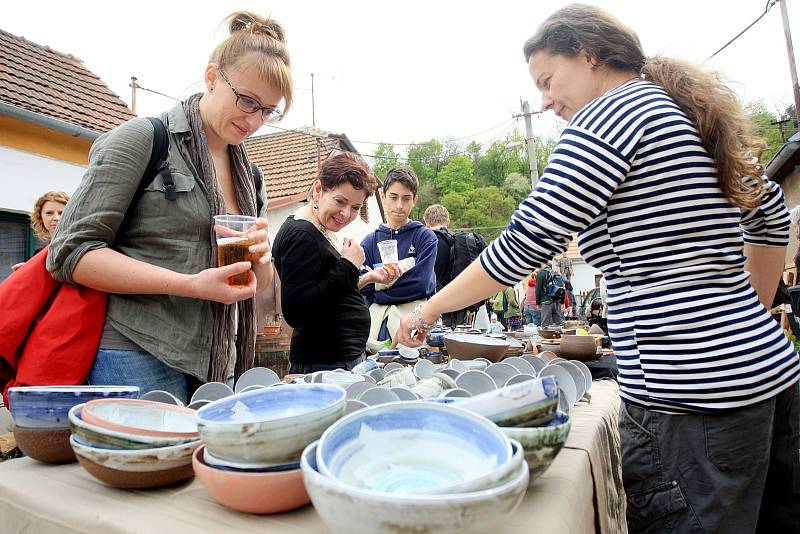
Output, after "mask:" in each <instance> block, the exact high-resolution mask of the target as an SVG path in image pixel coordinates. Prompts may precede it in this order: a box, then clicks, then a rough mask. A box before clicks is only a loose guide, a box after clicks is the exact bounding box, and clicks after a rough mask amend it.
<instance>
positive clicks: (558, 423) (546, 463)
mask: <svg viewBox="0 0 800 534" xmlns="http://www.w3.org/2000/svg"><path fill="white" fill-rule="evenodd" d="M571 425H572V422H571V420H570V418H569V415H567V414H565V413H562V412H559V413H558V414H557V415H556V417H554V418H553V419H552V420H551V421H550V422H549V423H548V424H547V425H544V426H537V427H529V428H503V429H502V430H503V432H504V433H505V434H506V436H508V437H509V438H513V439H516V440H517V441H519V442H520V443H521V444H522V447H523V448H524V449H525V461H526V462H527V464H528V468H529V469H530V483H531V484H533V481H534V480H536V479H537V478H539V477H540V476H541V475H542V473H544V472H545V471H547V468H548V467H550V464H552V463H553V460H555V458H556V456H557V455H558V453H559V452H560V451H561V448H562V447H563V446H564V443H566V442H567V437H568V436H569V430H570V426H571Z"/></svg>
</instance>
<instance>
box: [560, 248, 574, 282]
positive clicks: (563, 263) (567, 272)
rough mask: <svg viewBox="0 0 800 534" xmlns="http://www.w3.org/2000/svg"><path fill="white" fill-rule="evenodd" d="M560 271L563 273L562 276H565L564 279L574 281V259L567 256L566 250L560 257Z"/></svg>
mask: <svg viewBox="0 0 800 534" xmlns="http://www.w3.org/2000/svg"><path fill="white" fill-rule="evenodd" d="M558 271H559V272H560V273H561V276H563V277H564V280H567V281H572V275H573V269H572V260H571V259H569V258H568V257H567V253H566V252H562V253H561V256H560V257H559V258H558Z"/></svg>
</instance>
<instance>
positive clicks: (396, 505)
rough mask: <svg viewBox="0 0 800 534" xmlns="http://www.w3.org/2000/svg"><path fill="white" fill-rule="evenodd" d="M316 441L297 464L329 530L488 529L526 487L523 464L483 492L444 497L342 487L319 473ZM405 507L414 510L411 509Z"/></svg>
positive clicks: (451, 532)
mask: <svg viewBox="0 0 800 534" xmlns="http://www.w3.org/2000/svg"><path fill="white" fill-rule="evenodd" d="M316 453H317V446H316V444H312V445H309V447H307V448H306V450H305V451H304V452H303V457H302V459H301V461H300V467H301V469H302V470H303V479H304V481H305V486H306V489H307V490H308V494H309V496H310V497H311V501H312V502H313V503H314V509H315V510H316V511H317V513H319V515H320V517H321V518H322V521H323V522H324V523H325V526H326V527H328V528H329V529H330V530H331V531H332V532H334V534H350V533H352V532H359V533H363V534H379V533H380V534H382V533H385V532H387V531H391V532H435V533H437V534H463V533H473V532H474V533H484V532H491V531H492V527H493V526H498V525H503V524H505V521H506V520H507V519H508V518H509V517H511V516H512V514H513V513H514V511H515V510H516V509H517V507H518V506H519V504H520V502H521V501H522V498H523V497H524V495H525V491H526V489H527V486H528V480H529V474H528V467H527V466H526V465H525V464H524V463H523V464H522V465H520V466H519V467H518V469H517V470H516V471H515V472H513V473H512V474H510V475H509V476H508V477H507V478H506V479H504V480H502V481H500V482H499V483H498V484H497V485H495V486H494V487H492V488H490V489H486V490H483V491H475V492H471V493H459V494H444V495H428V494H426V495H415V494H413V493H409V494H397V493H392V494H386V493H381V492H374V491H365V490H359V489H355V488H351V487H348V486H345V485H343V484H340V483H338V482H337V481H335V480H331V479H330V478H327V477H326V476H324V475H322V474H321V473H320V472H319V470H318V466H317V463H316ZM409 511H413V513H410V512H409Z"/></svg>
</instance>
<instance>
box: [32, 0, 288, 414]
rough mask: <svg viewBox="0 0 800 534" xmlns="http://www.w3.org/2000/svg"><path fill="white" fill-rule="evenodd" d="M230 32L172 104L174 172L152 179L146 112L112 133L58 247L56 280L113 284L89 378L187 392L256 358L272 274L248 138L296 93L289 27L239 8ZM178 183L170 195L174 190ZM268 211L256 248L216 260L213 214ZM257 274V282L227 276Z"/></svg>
mask: <svg viewBox="0 0 800 534" xmlns="http://www.w3.org/2000/svg"><path fill="white" fill-rule="evenodd" d="M227 26H228V30H229V32H230V36H229V37H228V38H227V39H225V40H224V41H223V42H221V43H220V44H219V45H218V46H217V47H216V48H215V49H214V51H213V52H212V54H211V58H210V61H209V63H208V64H207V65H206V67H205V72H204V76H203V81H204V84H205V89H206V90H205V92H203V93H198V94H195V95H193V96H191V97H189V98H188V99H187V100H185V101H183V102H179V103H177V104H176V105H175V106H174V107H173V108H172V109H170V110H169V111H168V112H166V113H163V114H162V115H161V116H160V119H161V121H162V122H163V123H164V125H165V126H166V128H167V130H168V132H169V147H168V151H167V163H168V165H169V169H170V171H171V174H172V178H173V180H174V191H173V192H174V197H175V198H174V199H172V200H170V199H169V198H168V196H167V194H166V192H167V190H168V189H167V186H166V185H165V184H164V180H163V176H162V175H159V176H157V177H156V178H155V179H154V180H153V181H152V183H151V184H150V185H149V186H148V187H146V188H145V190H144V192H143V194H142V195H141V198H140V199H139V200H138V203H137V205H136V207H135V209H133V210H131V211H130V212H128V207H129V205H130V204H131V201H132V199H134V198H135V197H136V195H137V190H138V187H139V184H140V183H141V180H142V174H143V173H144V171H145V167H146V165H147V162H148V160H149V158H150V155H151V152H152V145H153V138H154V128H153V125H152V124H151V122H150V121H149V120H147V119H146V118H144V117H141V118H136V119H133V120H131V121H128V122H126V123H125V124H123V125H122V126H119V127H118V128H115V129H114V130H112V131H110V132H108V133H106V134H104V135H102V136H100V137H99V138H98V139H97V141H95V143H94V145H93V146H92V150H91V152H90V154H89V167H88V169H87V171H86V173H85V174H84V177H83V181H82V182H81V184H80V186H79V187H78V190H77V191H76V192H75V195H74V197H73V199H72V200H71V201H70V202H69V204H68V205H67V208H66V210H64V215H63V217H62V219H61V222H60V224H59V231H58V233H56V235H55V238H54V239H53V241H52V243H51V245H50V249H49V254H48V257H47V269H48V270H49V271H50V272H51V273H52V274H53V277H54V278H56V279H57V280H58V281H62V282H67V283H70V284H80V285H83V286H87V287H90V288H93V289H97V290H100V291H105V292H107V293H109V298H108V310H107V316H106V323H105V327H104V329H103V333H102V337H101V339H100V348H99V350H98V351H97V354H96V356H95V360H94V365H93V366H92V368H91V370H90V372H89V377H88V380H89V383H91V384H99V385H103V384H114V385H117V384H121V385H135V386H139V387H140V388H141V392H142V393H145V392H147V391H150V390H153V389H161V390H166V391H168V392H170V393H172V394H173V395H175V396H176V397H177V398H179V399H180V400H181V401H183V402H186V401H187V400H188V399H187V397H188V393H189V388H190V386H192V385H194V384H197V383H199V382H204V381H206V380H211V381H221V382H224V381H227V380H228V379H229V378H230V377H233V376H236V377H238V376H239V375H240V374H241V373H242V372H244V371H245V370H247V369H249V368H250V367H252V365H253V361H254V358H255V337H256V317H255V306H254V299H253V297H254V295H255V294H256V291H257V290H262V289H264V288H266V287H269V286H270V285H271V284H272V262H271V261H270V259H271V254H270V248H269V243H268V241H267V220H266V202H264V207H263V208H262V212H261V213H256V205H257V204H256V202H257V196H258V195H259V194H260V195H261V196H262V198H263V197H264V196H265V195H266V193H265V191H264V190H263V189H264V188H263V185H264V184H263V183H262V191H260V192H259V191H256V188H255V180H254V178H253V171H252V167H251V165H250V162H249V160H248V158H247V153H246V151H245V149H244V144H243V143H244V140H245V139H247V138H248V137H249V136H250V135H252V134H254V133H255V132H256V131H257V130H258V129H259V128H261V126H263V125H264V123H265V122H267V121H273V122H274V121H276V120H278V119H280V117H281V116H282V112H281V111H280V109H279V107H281V105H283V110H284V111H287V110H288V109H289V107H290V106H291V102H292V74H291V70H290V67H289V63H290V61H289V52H288V50H287V48H286V44H285V37H284V30H283V27H282V26H281V25H280V24H278V23H277V22H276V21H274V20H270V19H264V18H261V17H259V16H257V15H254V14H251V13H247V12H236V13H233V14H232V15H230V16H229V17H228V19H227ZM170 196H171V195H170ZM221 214H240V215H250V216H260V217H259V218H258V219H256V223H255V225H254V226H253V227H252V228H251V231H250V233H249V237H250V238H251V240H252V241H253V244H252V245H251V246H250V247H249V253H250V261H243V262H238V263H234V264H232V265H228V266H224V267H219V268H218V267H217V247H216V239H215V236H214V231H213V228H212V216H214V215H221ZM241 273H248V276H249V282H248V284H247V286H245V287H232V286H231V285H229V283H228V278H229V277H232V276H234V275H237V274H241Z"/></svg>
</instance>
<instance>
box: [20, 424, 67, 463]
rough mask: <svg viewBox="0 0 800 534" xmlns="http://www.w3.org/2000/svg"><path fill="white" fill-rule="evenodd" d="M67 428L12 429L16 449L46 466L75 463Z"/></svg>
mask: <svg viewBox="0 0 800 534" xmlns="http://www.w3.org/2000/svg"><path fill="white" fill-rule="evenodd" d="M69 437H70V430H69V428H22V427H18V426H15V427H14V439H15V440H16V442H17V447H19V449H20V450H21V451H22V452H24V453H25V454H27V455H28V456H30V457H31V458H33V459H34V460H39V461H40V462H44V463H47V464H64V463H69V462H74V461H75V453H74V452H72V448H71V447H70V446H69Z"/></svg>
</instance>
